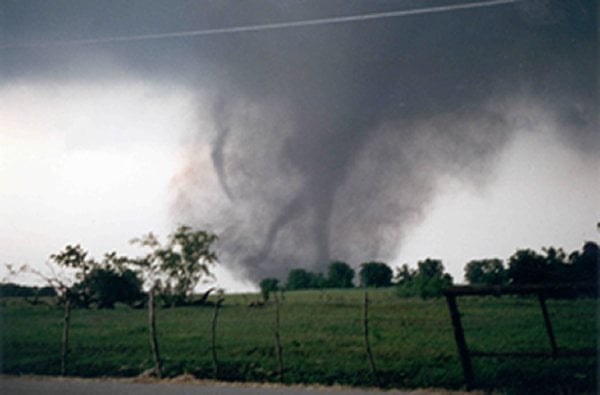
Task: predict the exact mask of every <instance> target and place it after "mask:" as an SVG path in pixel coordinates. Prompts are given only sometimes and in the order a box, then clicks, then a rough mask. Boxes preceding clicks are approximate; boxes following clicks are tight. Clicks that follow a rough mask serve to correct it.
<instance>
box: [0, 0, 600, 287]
mask: <svg viewBox="0 0 600 395" xmlns="http://www.w3.org/2000/svg"><path fill="white" fill-rule="evenodd" d="M459 3H460V4H464V3H468V2H458V1H433V0H432V1H420V2H416V1H402V0H398V1H384V2H379V3H376V4H375V5H373V3H372V2H361V1H356V2H340V3H338V2H328V3H323V2H302V3H298V2H274V3H269V2H252V1H251V2H244V3H243V6H242V5H241V4H242V3H239V2H235V1H232V2H209V1H207V2H202V1H201V2H186V1H178V2H173V3H169V7H168V9H166V8H165V6H164V4H163V3H161V2H152V1H143V2H121V1H110V2H103V3H102V7H100V6H98V5H93V4H81V3H80V2H77V1H46V2H38V1H27V0H25V1H5V2H3V3H2V6H1V8H0V10H1V14H0V16H1V17H2V19H1V20H0V21H1V23H0V25H1V26H2V30H1V31H0V67H1V68H0V185H1V188H2V189H1V193H0V218H1V219H2V220H1V221H0V263H2V264H4V263H13V264H22V263H28V264H30V265H34V266H41V265H42V264H43V263H44V262H45V261H46V260H47V257H48V256H49V255H50V254H51V253H54V252H57V251H58V250H60V249H62V248H63V247H64V246H65V245H66V244H67V243H81V244H82V246H83V247H84V248H86V249H89V250H90V252H91V254H92V255H93V256H94V257H96V258H101V257H102V255H103V254H104V253H105V252H108V251H112V250H116V251H118V252H121V253H126V254H130V255H135V254H137V253H139V251H138V250H137V249H135V248H133V247H132V246H130V245H129V243H128V241H129V240H130V239H131V238H133V237H136V236H140V235H142V234H144V233H147V232H148V231H153V232H155V233H157V234H158V235H160V236H162V237H164V236H165V235H166V234H167V233H168V232H170V231H171V230H172V229H173V228H174V227H175V226H176V225H177V224H180V223H188V224H191V225H194V226H198V227H202V228H207V229H209V230H211V231H215V232H217V233H218V234H219V235H220V236H221V240H220V242H219V245H218V252H219V253H220V256H221V260H222V265H223V267H224V268H226V269H225V270H219V272H218V273H217V278H218V284H219V285H220V286H224V287H225V288H227V289H228V290H230V291H242V290H247V289H250V288H252V287H253V285H252V282H251V281H250V280H254V281H256V280H257V279H260V278H261V277H264V276H266V275H270V274H273V275H276V276H279V277H280V278H282V279H283V278H284V276H285V273H287V271H288V270H289V268H291V267H304V268H307V269H309V270H316V271H324V270H325V267H326V264H327V262H329V261H330V260H332V259H340V260H345V261H347V262H348V263H350V264H351V265H352V266H354V267H355V268H356V267H358V265H359V264H360V263H361V262H364V261H365V260H383V261H385V262H388V263H389V264H390V265H391V266H396V265H400V264H402V263H409V265H411V266H413V267H414V266H416V262H417V261H418V260H420V259H424V258H427V257H434V258H439V259H442V261H443V263H444V265H445V267H446V268H447V270H448V271H449V272H450V273H451V274H452V275H453V276H454V278H455V280H457V281H461V280H462V276H463V267H464V264H465V263H466V262H467V261H468V260H470V259H475V258H484V257H499V258H503V259H506V258H508V257H509V256H510V255H511V254H512V253H514V251H515V250H516V249H517V248H534V249H540V248H541V247H543V246H555V247H563V248H565V249H566V250H567V251H572V250H575V249H579V248H581V246H582V245H583V243H584V241H587V240H596V241H597V240H598V235H599V234H598V232H597V230H596V223H597V222H598V220H600V204H599V203H598V202H600V183H599V182H598V181H599V180H600V157H599V156H598V155H597V152H598V148H600V141H599V140H600V137H599V135H598V116H597V114H598V98H597V87H598V86H597V76H596V70H597V67H596V66H597V52H596V51H597V49H596V48H597V35H596V30H597V27H596V23H597V22H596V17H595V15H596V13H595V2H592V1H583V0H582V1H573V2H569V3H568V5H565V4H562V3H561V2H555V1H542V0H531V1H527V0H524V1H521V2H517V3H515V4H496V3H493V4H490V5H489V6H481V7H480V6H477V7H473V8H471V9H462V8H460V7H456V9H454V10H452V7H450V9H449V10H445V11H444V12H437V11H435V7H439V6H444V5H446V6H447V5H450V6H453V5H457V4H459ZM473 4H474V3H473ZM561 4H562V5H561ZM415 8H425V9H426V8H430V9H431V10H430V12H423V13H422V14H419V15H412V16H411V15H405V16H402V15H401V14H398V15H397V16H395V17H389V18H381V19H373V20H370V21H368V22H347V23H330V24H324V25H319V26H304V27H287V28H283V29H279V30H268V31H258V32H245V33H229V34H221V35H208V36H199V35H196V36H191V37H182V38H170V39H160V40H155V39H152V40H141V41H124V42H118V43H114V42H113V43H96V44H82V43H79V44H77V43H72V44H66V45H65V43H64V41H69V40H74V41H77V40H82V39H90V38H93V39H97V38H101V37H117V36H118V37H125V38H127V37H130V36H135V35H140V34H151V33H168V32H178V31H189V30H203V29H204V30H206V29H215V28H220V27H230V26H257V25H261V24H266V23H275V22H282V21H299V20H314V19H318V18H336V17H339V16H347V15H373V14H376V13H381V12H395V11H398V10H409V9H415ZM58 41H61V42H62V45H59V46H57V45H55V44H57V43H58ZM26 43H36V46H34V47H28V46H25V45H23V44H26ZM232 273H235V274H237V275H238V276H239V277H241V278H240V279H238V280H234V278H233V275H232ZM243 278H247V279H243ZM248 279H250V280H248Z"/></svg>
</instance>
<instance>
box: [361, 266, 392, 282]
mask: <svg viewBox="0 0 600 395" xmlns="http://www.w3.org/2000/svg"><path fill="white" fill-rule="evenodd" d="M359 277H360V285H361V287H389V286H390V285H391V284H392V269H390V267H389V266H388V265H386V264H385V263H383V262H365V263H363V264H361V265H360V272H359Z"/></svg>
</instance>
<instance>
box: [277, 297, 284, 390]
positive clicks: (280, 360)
mask: <svg viewBox="0 0 600 395" xmlns="http://www.w3.org/2000/svg"><path fill="white" fill-rule="evenodd" d="M282 354H283V353H282V348H281V338H280V336H279V295H277V293H275V355H276V357H277V370H278V373H279V381H280V382H283V356H282Z"/></svg>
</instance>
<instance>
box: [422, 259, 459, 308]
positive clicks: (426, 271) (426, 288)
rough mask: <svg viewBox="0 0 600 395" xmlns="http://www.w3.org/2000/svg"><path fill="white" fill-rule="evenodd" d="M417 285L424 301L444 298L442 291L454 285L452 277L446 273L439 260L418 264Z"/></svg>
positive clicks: (427, 260)
mask: <svg viewBox="0 0 600 395" xmlns="http://www.w3.org/2000/svg"><path fill="white" fill-rule="evenodd" d="M417 267H418V269H417V276H416V279H415V280H416V284H417V288H418V290H419V296H421V298H422V299H427V298H437V297H440V296H442V289H443V288H445V287H448V286H450V285H452V282H453V279H452V276H451V275H449V274H448V273H444V265H443V264H442V261H440V260H438V259H430V258H427V259H425V260H424V261H420V262H417Z"/></svg>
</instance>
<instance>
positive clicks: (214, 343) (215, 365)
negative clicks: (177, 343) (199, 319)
mask: <svg viewBox="0 0 600 395" xmlns="http://www.w3.org/2000/svg"><path fill="white" fill-rule="evenodd" d="M223 300H224V299H223V298H219V299H218V300H217V302H216V303H215V309H214V311H213V317H212V324H211V343H210V344H211V352H212V362H213V375H214V378H215V380H218V379H219V361H218V359H217V317H218V316H219V308H220V307H221V303H223Z"/></svg>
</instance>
